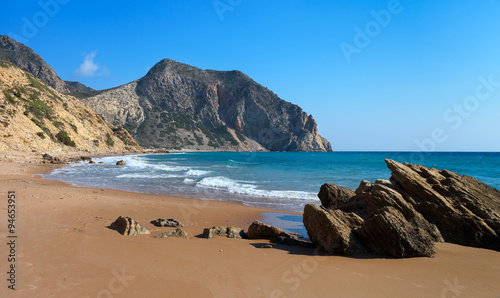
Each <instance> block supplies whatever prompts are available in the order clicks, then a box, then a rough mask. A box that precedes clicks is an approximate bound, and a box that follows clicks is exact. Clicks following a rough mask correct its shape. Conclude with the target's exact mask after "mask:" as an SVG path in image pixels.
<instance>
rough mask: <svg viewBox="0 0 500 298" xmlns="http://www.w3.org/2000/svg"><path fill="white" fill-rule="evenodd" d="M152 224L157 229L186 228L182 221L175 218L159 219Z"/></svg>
mask: <svg viewBox="0 0 500 298" xmlns="http://www.w3.org/2000/svg"><path fill="white" fill-rule="evenodd" d="M151 223H152V224H153V225H155V226H157V227H171V228H182V227H183V226H184V225H183V224H182V223H181V222H180V221H178V220H176V219H173V218H169V219H163V218H158V219H157V220H152V221H151Z"/></svg>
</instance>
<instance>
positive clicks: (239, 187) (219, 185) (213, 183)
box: [196, 176, 317, 201]
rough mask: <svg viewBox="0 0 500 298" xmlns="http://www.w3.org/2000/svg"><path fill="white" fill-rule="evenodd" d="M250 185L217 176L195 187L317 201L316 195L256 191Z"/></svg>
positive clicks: (292, 191) (281, 191) (301, 192)
mask: <svg viewBox="0 0 500 298" xmlns="http://www.w3.org/2000/svg"><path fill="white" fill-rule="evenodd" d="M250 183H252V182H248V181H235V180H232V179H230V178H227V177H223V176H217V177H207V178H204V179H202V180H201V181H200V182H198V184H197V185H196V186H199V187H206V188H213V189H217V190H223V191H227V192H229V193H233V194H241V195H250V196H256V197H265V198H274V199H296V200H306V201H317V197H316V193H312V192H306V191H294V190H264V189H258V188H257V187H256V186H255V185H253V184H250Z"/></svg>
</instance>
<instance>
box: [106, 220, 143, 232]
mask: <svg viewBox="0 0 500 298" xmlns="http://www.w3.org/2000/svg"><path fill="white" fill-rule="evenodd" d="M109 227H110V228H112V229H113V230H116V231H118V232H120V233H121V234H122V235H142V234H150V232H149V230H148V229H146V228H145V227H144V226H143V225H141V224H139V223H138V222H137V221H136V220H135V219H132V218H130V217H122V216H120V217H118V218H117V219H116V220H115V221H114V222H113V223H112V224H111V225H110V226H109Z"/></svg>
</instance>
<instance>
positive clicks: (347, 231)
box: [304, 160, 500, 258]
mask: <svg viewBox="0 0 500 298" xmlns="http://www.w3.org/2000/svg"><path fill="white" fill-rule="evenodd" d="M386 163H387V166H388V167H389V169H390V170H391V171H392V177H391V179H390V181H387V180H377V181H376V182H375V183H370V182H368V181H362V182H361V183H360V185H359V187H358V189H357V190H356V191H355V192H352V191H350V190H347V189H345V188H342V187H339V186H336V185H332V184H326V185H323V186H322V187H321V190H320V192H319V194H318V197H319V198H320V200H321V202H322V206H315V205H311V204H309V205H306V206H305V208H304V225H305V227H306V229H307V232H308V234H309V237H310V239H311V241H312V242H313V243H315V244H316V245H318V246H320V247H322V248H323V249H325V250H326V251H327V252H328V253H331V254H346V255H352V254H356V253H358V252H362V251H370V252H374V253H377V254H381V255H386V256H392V257H397V258H408V257H430V256H432V255H433V254H434V243H435V242H442V241H444V240H446V241H450V242H454V243H458V244H463V245H468V246H475V247H482V248H489V249H494V250H500V240H499V239H500V238H499V235H500V230H499V227H500V216H499V211H500V192H499V191H498V190H496V189H494V188H492V187H489V186H488V185H486V184H484V183H482V182H480V181H478V180H477V179H474V178H472V177H469V176H461V175H458V174H456V173H453V172H450V171H447V170H443V171H439V170H436V169H428V168H426V167H423V166H419V165H411V164H407V163H405V164H401V163H398V162H395V161H392V160H386ZM443 238H444V239H443Z"/></svg>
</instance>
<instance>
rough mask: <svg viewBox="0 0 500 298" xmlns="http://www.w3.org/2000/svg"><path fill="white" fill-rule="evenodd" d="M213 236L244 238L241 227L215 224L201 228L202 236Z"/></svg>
mask: <svg viewBox="0 0 500 298" xmlns="http://www.w3.org/2000/svg"><path fill="white" fill-rule="evenodd" d="M215 236H221V237H227V238H236V239H242V238H246V234H245V231H243V229H242V228H237V227H225V226H217V227H212V228H206V229H204V230H203V237H205V238H207V239H211V238H213V237H215Z"/></svg>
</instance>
